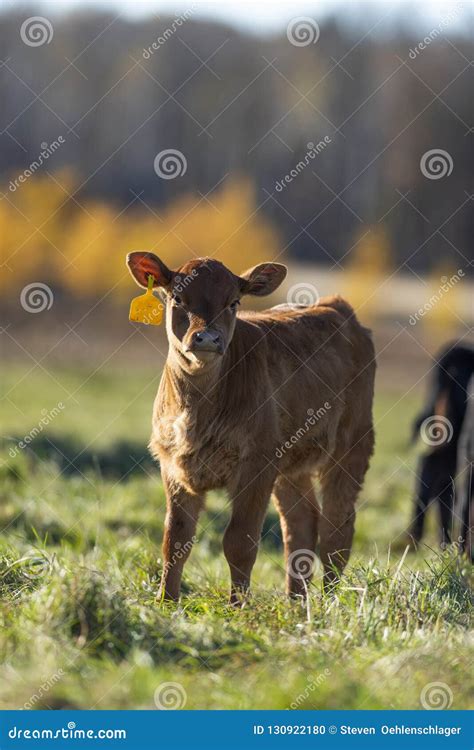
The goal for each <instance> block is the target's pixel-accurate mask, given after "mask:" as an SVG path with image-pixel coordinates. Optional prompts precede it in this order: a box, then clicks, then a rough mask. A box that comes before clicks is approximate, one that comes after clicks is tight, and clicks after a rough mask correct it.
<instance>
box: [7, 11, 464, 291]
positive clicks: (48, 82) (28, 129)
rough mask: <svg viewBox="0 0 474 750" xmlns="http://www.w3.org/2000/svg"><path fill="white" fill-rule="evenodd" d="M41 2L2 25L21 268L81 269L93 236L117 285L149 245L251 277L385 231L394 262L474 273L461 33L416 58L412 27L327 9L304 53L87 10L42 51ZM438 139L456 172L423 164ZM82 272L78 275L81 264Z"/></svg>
mask: <svg viewBox="0 0 474 750" xmlns="http://www.w3.org/2000/svg"><path fill="white" fill-rule="evenodd" d="M37 14H38V10H37V9H34V8H29V9H28V10H23V11H22V12H21V13H19V12H18V11H15V12H13V11H7V12H4V13H3V14H2V16H1V17H0V20H1V23H0V59H1V60H2V61H3V64H2V65H1V66H0V101H1V103H2V107H1V110H0V134H1V136H0V142H1V150H0V180H1V193H2V194H3V196H4V197H3V198H2V199H1V200H0V227H1V237H0V243H1V246H0V250H1V254H2V257H6V258H7V259H8V258H11V261H8V271H9V272H10V271H13V272H14V273H18V274H19V275H20V276H21V275H22V273H23V270H24V269H23V268H22V266H23V264H24V257H25V255H24V249H27V248H30V249H31V252H36V253H37V264H38V268H39V267H42V268H45V267H48V265H49V266H50V267H52V266H54V264H59V266H62V267H63V268H74V263H73V261H74V258H77V259H78V260H77V263H76V265H77V267H78V268H79V269H80V267H81V262H80V260H79V258H80V255H81V252H82V250H83V249H84V246H87V247H88V248H89V251H88V253H87V255H85V254H84V257H86V258H87V260H88V262H89V261H90V260H91V259H92V260H93V255H94V252H95V253H96V255H97V256H99V255H100V256H101V259H102V260H101V263H102V266H103V272H104V273H109V272H110V273H112V279H114V278H115V277H114V271H113V268H111V267H112V266H113V257H114V256H115V254H117V257H118V254H119V253H122V252H123V251H127V250H130V249H145V248H147V247H150V246H153V247H154V249H155V251H157V252H162V254H163V256H164V257H167V258H169V257H170V256H169V254H168V253H169V252H170V253H171V255H172V257H173V258H174V257H176V258H178V256H179V257H189V256H190V255H192V254H193V253H195V254H197V255H202V254H209V255H212V254H215V253H216V251H217V254H218V255H220V256H221V257H223V258H224V259H227V260H228V262H229V264H230V265H231V266H232V267H233V268H234V269H235V270H237V271H238V270H242V268H244V267H246V266H248V265H251V264H252V262H254V261H255V262H256V261H258V260H261V259H262V257H267V258H270V257H275V254H279V253H285V254H286V256H287V257H289V258H293V259H298V260H303V261H306V262H317V263H328V264H330V265H333V264H337V265H338V266H342V267H346V265H347V264H350V262H351V258H353V257H354V250H356V249H357V246H358V244H359V243H360V242H365V243H366V244H368V245H369V246H370V247H372V248H373V250H372V252H373V253H374V254H376V253H377V242H376V238H377V237H378V236H383V247H382V248H381V252H382V253H383V256H384V257H385V256H390V258H391V263H392V266H393V267H394V268H397V267H398V266H399V265H400V264H402V263H405V267H406V268H408V269H410V270H413V271H415V272H419V271H427V270H430V269H432V268H434V267H435V266H436V265H439V259H440V258H443V259H444V260H445V261H446V263H451V264H452V265H453V266H455V267H459V266H462V267H465V266H466V262H465V259H466V258H469V257H470V256H471V254H472V253H471V250H470V248H471V242H472V236H473V229H474V226H473V224H474V222H473V212H472V200H470V197H469V192H468V189H469V178H470V177H471V176H472V173H473V170H474V152H473V149H472V146H471V145H470V143H471V141H472V132H471V133H470V132H469V127H471V130H472V79H471V78H470V72H469V57H470V54H471V46H470V42H469V40H468V38H466V37H463V36H462V35H461V36H456V35H455V34H453V32H452V30H451V29H450V28H449V25H447V27H446V29H444V30H443V33H442V34H440V35H437V36H436V38H433V40H432V41H431V43H430V44H429V45H428V46H426V47H425V49H424V50H419V51H418V52H416V54H415V53H413V50H414V49H415V48H416V47H417V45H418V44H419V42H420V40H422V39H423V37H424V35H425V34H426V33H427V32H429V31H430V30H429V29H426V30H420V33H419V35H417V34H416V32H414V31H413V30H411V31H410V32H409V31H407V30H406V28H404V27H403V26H401V25H400V24H399V23H398V22H397V23H396V24H395V23H394V27H393V29H392V32H391V34H390V35H387V33H384V34H383V35H378V34H377V30H376V29H375V30H373V31H372V32H371V33H364V30H361V29H360V28H358V29H355V28H353V27H352V28H351V27H349V26H348V25H347V24H344V23H342V21H341V20H337V19H332V20H327V21H326V22H325V23H324V24H321V25H320V34H319V38H318V40H317V42H316V43H311V44H309V45H307V46H295V45H294V44H292V43H290V41H289V39H288V38H287V35H286V30H284V29H283V30H282V33H281V34H280V35H278V36H272V37H264V38H263V37H258V36H256V35H251V34H244V33H241V32H239V31H237V30H235V29H232V28H230V27H227V26H224V25H221V24H217V23H211V22H205V21H197V20H195V19H193V18H192V15H190V17H188V18H187V19H186V20H184V21H183V22H182V23H181V24H180V25H179V27H177V26H176V24H175V23H174V21H173V18H163V17H162V18H160V19H158V18H156V17H150V18H148V19H146V20H143V21H131V20H124V19H123V18H118V17H115V16H112V15H105V14H102V13H91V12H81V13H77V14H74V15H70V16H67V17H53V16H49V19H50V20H51V23H52V26H53V28H54V35H53V36H52V38H51V39H50V40H49V42H48V43H44V44H42V45H40V46H29V45H28V44H25V43H24V41H23V40H22V37H21V34H20V30H21V26H22V23H23V22H24V21H25V19H26V18H28V17H29V16H33V15H37ZM372 25H373V24H367V28H366V29H365V32H368V31H369V27H370V26H372ZM170 30H171V32H170ZM157 40H162V41H157ZM153 43H155V48H153ZM469 123H470V125H469ZM59 138H61V139H62V141H60V145H59V146H57V148H55V149H54V152H51V154H50V155H49V156H48V158H47V159H45V160H44V162H43V163H42V164H41V166H40V168H39V169H38V170H37V171H35V174H33V175H32V176H27V177H26V178H25V180H24V181H22V182H18V177H19V175H20V174H26V173H24V170H28V169H29V166H31V164H32V162H33V161H34V160H35V159H37V157H38V155H39V154H40V152H41V150H42V149H44V148H47V147H49V146H50V144H52V143H56V144H57V143H58V139H59ZM324 139H326V140H324ZM321 143H324V147H321V148H320V149H318V148H316V146H317V145H318V144H321ZM308 144H310V145H309V146H308ZM167 149H174V150H178V151H180V152H181V153H182V155H183V156H184V162H185V168H184V169H183V168H182V169H181V173H180V175H179V176H176V177H175V178H174V179H165V178H163V177H162V176H160V175H159V174H157V172H156V169H155V166H156V165H155V157H156V156H157V154H159V153H160V152H161V151H163V150H167ZM432 149H437V150H439V149H442V150H443V151H445V152H447V153H448V154H449V156H450V158H451V159H452V165H453V167H452V171H451V173H450V174H449V175H446V176H444V177H442V178H440V179H430V178H427V177H426V176H425V175H424V174H423V171H422V169H421V168H420V160H421V159H422V157H423V155H424V154H425V153H426V152H427V151H430V150H432ZM314 150H316V153H313V151H314ZM309 152H312V153H313V155H312V156H311V158H309V157H308V153H309ZM297 165H299V167H297ZM301 165H302V166H301ZM28 175H29V173H28ZM290 178H291V179H290ZM278 185H280V187H278ZM470 190H471V192H472V187H471V188H470ZM194 206H197V209H196V211H197V213H196V212H195V211H194V208H193V207H194ZM117 217H118V218H117ZM138 219H139V221H138ZM180 221H184V225H182V226H181V227H178V228H177V229H176V231H175V229H174V227H175V224H176V222H180ZM134 222H135V225H134ZM28 225H29V226H28ZM38 226H39V227H40V230H39V231H37V227H38ZM183 226H184V228H183ZM180 232H181V237H180V239H179V241H178V240H177V239H176V237H177V236H179V235H180ZM32 233H33V237H32V239H30V236H31V235H32ZM371 233H374V235H373V237H372V239H371ZM229 236H230V239H228V240H227V239H226V238H228V237H229ZM226 242H227V243H228V247H227V252H224V251H223V247H224V245H225V243H226ZM177 243H178V244H177ZM19 247H20V248H22V249H21V250H20V251H19V252H18V248H19ZM38 247H40V250H38ZM53 248H56V250H57V251H58V252H56V254H55V255H54V258H53V254H52V249H53ZM94 248H95V250H94ZM106 250H107V252H106ZM223 252H224V255H223V256H222V253H223ZM30 257H32V256H31V255H30ZM355 257H357V256H355ZM231 261H232V262H231ZM35 262H36V261H35ZM64 263H65V264H66V265H64ZM15 264H16V265H15ZM41 264H42V265H41ZM30 271H31V269H30ZM51 273H53V271H51ZM83 273H84V274H86V271H83ZM89 276H90V271H89ZM71 279H72V281H71V284H72V285H75V284H78V285H79V286H80V284H81V283H82V282H81V270H79V271H76V273H75V275H72V276H71ZM84 283H85V282H84ZM90 291H92V290H90Z"/></svg>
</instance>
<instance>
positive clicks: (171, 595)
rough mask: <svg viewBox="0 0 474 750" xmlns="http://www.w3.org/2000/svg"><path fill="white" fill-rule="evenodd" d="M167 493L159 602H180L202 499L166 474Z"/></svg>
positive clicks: (164, 477) (164, 478) (164, 475)
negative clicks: (185, 564) (165, 600)
mask: <svg viewBox="0 0 474 750" xmlns="http://www.w3.org/2000/svg"><path fill="white" fill-rule="evenodd" d="M162 477H163V483H164V486H165V491H166V504H167V511H166V518H165V530H164V536H163V573H162V576H161V584H160V589H159V592H158V597H157V598H158V599H159V600H161V599H172V600H176V599H178V598H179V592H180V588H181V577H182V575H183V567H184V563H185V562H186V560H187V559H188V557H189V554H190V552H191V548H192V546H193V543H194V540H195V532H196V525H197V520H198V516H199V511H200V510H201V508H202V505H203V497H202V495H192V494H190V493H189V492H187V490H185V489H184V487H181V486H180V485H177V484H175V483H174V482H173V481H171V480H170V478H169V477H167V475H166V472H162Z"/></svg>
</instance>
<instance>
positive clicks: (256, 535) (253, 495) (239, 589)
mask: <svg viewBox="0 0 474 750" xmlns="http://www.w3.org/2000/svg"><path fill="white" fill-rule="evenodd" d="M249 475H250V477H252V479H251V480H250V481H249V478H248V477H249ZM274 481H275V471H274V470H273V469H272V468H271V467H267V468H265V469H263V470H262V469H260V467H258V466H256V467H253V468H252V469H251V470H248V473H247V474H246V476H245V477H243V476H242V477H239V479H238V480H237V482H236V483H235V486H234V487H230V488H229V490H230V494H231V498H232V516H231V519H230V521H229V525H228V526H227V528H226V530H225V533H224V540H223V544H224V554H225V557H226V560H227V562H228V564H229V568H230V576H231V593H230V603H231V604H233V605H238V604H240V603H241V601H242V596H243V595H244V594H245V592H246V591H247V589H248V587H249V585H250V575H251V573H252V568H253V566H254V563H255V560H256V557H257V552H258V545H259V542H260V534H261V531H262V525H263V519H264V518H265V513H266V510H267V507H268V502H269V500H270V495H271V491H272V487H273V483H274Z"/></svg>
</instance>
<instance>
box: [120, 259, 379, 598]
mask: <svg viewBox="0 0 474 750" xmlns="http://www.w3.org/2000/svg"><path fill="white" fill-rule="evenodd" d="M127 263H128V267H129V269H130V271H131V273H132V275H133V276H134V278H135V280H136V281H137V282H138V284H139V285H140V286H142V287H146V285H147V280H148V276H149V275H150V274H151V275H152V276H153V278H154V286H155V287H160V288H161V290H162V292H163V294H164V297H165V299H166V331H167V336H168V341H169V352H168V358H167V360H166V364H165V367H164V371H163V376H162V378H161V383H160V386H159V389H158V394H157V397H156V400H155V405H154V409H153V431H152V437H151V442H150V449H151V451H152V453H153V455H154V456H155V457H156V458H158V459H159V462H160V466H161V473H162V477H163V482H164V486H165V489H166V496H167V514H166V522H165V534H164V540H163V558H164V569H163V577H162V583H161V595H162V596H164V597H165V598H169V599H176V598H178V596H179V592H180V583H181V576H182V571H183V565H184V562H185V560H186V558H187V557H188V556H189V552H190V550H191V545H192V540H193V538H194V534H195V529H196V523H197V519H198V515H199V511H200V510H201V508H202V506H203V502H204V495H205V493H206V492H207V491H208V490H213V489H218V488H225V489H226V490H227V491H228V493H229V495H230V498H231V500H232V516H231V519H230V522H229V525H228V526H227V529H226V531H225V534H224V553H225V556H226V558H227V561H228V563H229V567H230V574H231V579H232V589H231V602H233V603H237V602H239V601H240V600H241V594H242V592H245V591H246V589H247V588H248V586H249V583H250V575H251V572H252V568H253V565H254V562H255V558H256V556H257V549H258V544H259V538H260V533H261V529H262V524H263V520H264V516H265V513H266V510H267V506H268V502H269V499H270V496H271V495H272V493H273V497H274V500H275V503H276V506H277V508H278V511H279V514H280V521H281V527H282V531H283V539H284V544H285V555H286V560H287V590H288V592H289V593H290V595H293V596H295V595H296V596H297V595H302V596H305V592H306V589H307V584H308V582H309V580H310V578H311V573H312V565H307V564H306V566H305V565H304V561H303V565H302V566H301V567H305V569H304V570H303V569H301V567H300V568H299V567H298V560H297V557H298V555H302V557H303V560H304V558H305V555H306V557H308V556H311V555H314V550H315V547H316V541H317V535H318V533H319V537H320V555H321V560H322V562H323V565H324V571H325V582H326V583H331V582H333V581H335V580H337V576H338V573H339V572H341V571H342V570H343V568H344V565H345V564H346V562H347V560H348V557H349V553H350V549H351V545H352V536H353V529H354V516H355V510H354V505H355V501H356V497H357V494H358V492H359V489H360V487H361V483H362V481H363V479H364V475H365V473H366V471H367V467H368V464H369V458H370V456H371V454H372V450H373V444H374V437H373V428H372V398H373V385H374V373H375V360H374V349H373V345H372V340H371V336H370V333H369V331H368V330H367V329H366V328H363V327H362V326H361V325H360V324H359V322H358V321H357V319H356V317H355V314H354V312H353V310H352V308H351V307H350V306H349V305H348V304H347V303H346V302H344V300H343V299H341V298H340V297H325V298H323V299H321V300H320V301H319V302H318V304H316V305H311V306H308V307H302V306H297V308H295V307H291V306H279V307H277V308H273V309H270V310H266V311H264V312H262V313H255V312H249V313H247V312H245V313H239V314H237V307H238V305H239V300H240V298H241V297H242V296H243V295H246V294H251V295H257V296H264V295H267V294H270V293H271V292H273V291H274V290H275V289H276V288H277V287H278V286H279V285H280V283H281V282H282V281H283V279H284V278H285V275H286V268H285V267H284V266H282V265H280V264H278V263H263V264H261V265H258V266H256V267H255V268H253V269H251V270H250V271H248V272H247V273H245V274H243V275H242V276H236V275H235V274H233V273H232V272H231V271H229V270H228V269H227V268H226V267H225V266H224V265H222V263H220V262H218V261H216V260H211V259H208V258H199V259H196V260H192V261H190V262H189V263H186V264H185V265H184V266H182V268H180V269H179V270H178V271H171V270H169V269H168V268H167V267H166V266H165V265H164V263H163V262H162V261H161V260H160V259H159V258H157V257H156V256H155V255H153V254H152V253H142V252H138V253H130V254H129V256H128V257H127ZM313 475H317V476H318V477H319V479H320V486H321V491H322V508H321V509H320V508H319V505H318V503H317V501H316V496H315V493H314V489H313V484H312V476H313Z"/></svg>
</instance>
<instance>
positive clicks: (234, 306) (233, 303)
mask: <svg viewBox="0 0 474 750" xmlns="http://www.w3.org/2000/svg"><path fill="white" fill-rule="evenodd" d="M238 305H240V300H238V299H236V300H235V301H234V302H231V304H230V305H229V307H230V309H231V310H232V312H235V311H236V310H237V307H238Z"/></svg>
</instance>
